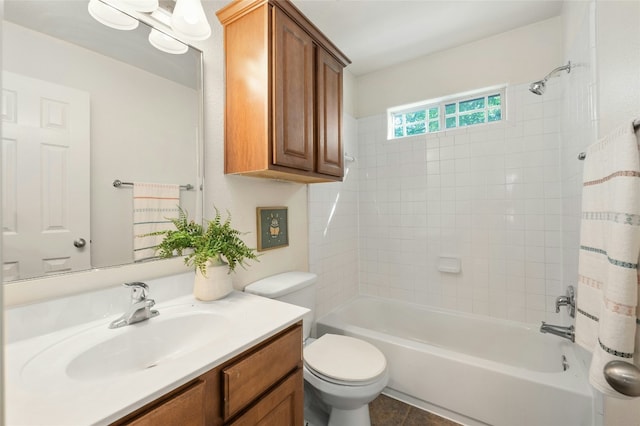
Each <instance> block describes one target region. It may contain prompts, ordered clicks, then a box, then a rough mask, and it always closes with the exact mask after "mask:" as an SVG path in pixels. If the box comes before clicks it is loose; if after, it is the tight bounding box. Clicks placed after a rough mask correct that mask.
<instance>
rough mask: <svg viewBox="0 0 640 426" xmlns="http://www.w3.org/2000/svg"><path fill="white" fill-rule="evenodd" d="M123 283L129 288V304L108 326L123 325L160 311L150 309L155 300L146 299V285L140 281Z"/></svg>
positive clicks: (147, 287)
mask: <svg viewBox="0 0 640 426" xmlns="http://www.w3.org/2000/svg"><path fill="white" fill-rule="evenodd" d="M123 285H124V286H125V287H130V288H131V305H130V306H129V309H127V311H126V312H125V313H124V314H122V316H121V317H120V318H118V319H117V320H115V321H113V322H112V323H111V324H109V328H120V327H124V326H125V325H131V324H135V323H137V322H140V321H146V320H148V319H149V318H153V317H155V316H157V315H160V312H158V311H157V310H155V309H151V308H152V307H153V306H154V305H155V304H156V301H155V300H153V299H147V293H149V286H148V285H146V284H145V283H141V282H133V283H124V284H123Z"/></svg>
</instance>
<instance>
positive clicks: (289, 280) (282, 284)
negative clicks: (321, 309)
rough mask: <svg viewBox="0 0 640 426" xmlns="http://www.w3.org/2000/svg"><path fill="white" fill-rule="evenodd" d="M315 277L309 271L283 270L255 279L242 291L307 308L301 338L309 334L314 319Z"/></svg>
mask: <svg viewBox="0 0 640 426" xmlns="http://www.w3.org/2000/svg"><path fill="white" fill-rule="evenodd" d="M317 279H318V276H317V275H316V274H313V273H311V272H300V271H291V272H283V273H281V274H276V275H272V276H270V277H266V278H263V279H261V280H258V281H255V282H253V283H251V284H249V285H247V286H246V287H245V288H244V291H245V292H247V293H251V294H256V295H258V296H262V297H268V298H269V299H275V300H279V301H281V302H286V303H291V304H292V305H296V306H302V307H303V308H307V309H309V312H308V313H307V314H305V316H304V317H303V325H302V328H303V338H304V339H306V338H307V337H309V335H310V334H311V325H312V324H313V321H314V319H315V316H314V310H315V307H316V306H315V305H316V281H317Z"/></svg>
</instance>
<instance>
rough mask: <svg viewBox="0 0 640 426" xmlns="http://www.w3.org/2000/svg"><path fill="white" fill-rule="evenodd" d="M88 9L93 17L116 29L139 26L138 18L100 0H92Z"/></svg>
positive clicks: (130, 28)
mask: <svg viewBox="0 0 640 426" xmlns="http://www.w3.org/2000/svg"><path fill="white" fill-rule="evenodd" d="M87 10H88V11H89V15H91V16H92V17H93V19H95V20H96V21H98V22H100V23H101V24H103V25H106V26H107V27H111V28H115V29H116V30H133V29H136V28H137V27H138V20H137V19H135V18H132V17H131V16H129V15H127V14H126V13H122V12H120V11H119V10H118V9H116V8H115V7H112V6H109V5H108V4H105V3H103V2H101V1H100V0H90V1H89V6H87Z"/></svg>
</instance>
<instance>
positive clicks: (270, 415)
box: [112, 323, 304, 426]
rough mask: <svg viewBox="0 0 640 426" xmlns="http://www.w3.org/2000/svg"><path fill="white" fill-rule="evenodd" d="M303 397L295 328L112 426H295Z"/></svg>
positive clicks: (300, 415) (300, 419) (297, 329)
mask: <svg viewBox="0 0 640 426" xmlns="http://www.w3.org/2000/svg"><path fill="white" fill-rule="evenodd" d="M303 398H304V383H303V376H302V324H301V323H298V324H296V325H294V326H292V327H290V328H288V329H286V330H284V331H283V332H281V333H279V334H278V335H276V336H274V337H272V338H270V339H267V340H266V341H265V342H262V343H259V344H258V345H256V346H254V347H253V348H251V349H249V350H247V351H245V352H244V353H242V354H240V355H238V356H236V357H234V358H233V359H231V360H230V361H227V362H225V363H223V364H222V365H220V366H218V367H215V368H214V369H212V370H210V371H208V372H207V373H205V374H203V375H201V376H200V377H197V378H196V379H194V380H192V381H190V382H189V383H187V384H185V385H183V386H181V387H180V388H178V389H176V390H174V391H172V392H170V393H168V394H167V395H164V396H162V397H161V398H158V399H157V400H156V401H153V402H151V403H149V404H147V405H146V406H144V407H142V408H140V409H139V410H137V411H135V412H133V413H131V414H129V415H128V416H126V417H124V418H123V419H120V420H118V421H116V422H115V423H113V424H112V426H124V425H128V426H156V425H162V426H174V425H175V426H205V425H206V426H219V425H234V426H239V425H256V424H260V425H263V426H299V425H301V424H302V423H303V421H304V408H303Z"/></svg>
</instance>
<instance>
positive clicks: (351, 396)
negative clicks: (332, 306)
mask: <svg viewBox="0 0 640 426" xmlns="http://www.w3.org/2000/svg"><path fill="white" fill-rule="evenodd" d="M316 280H317V276H316V275H315V274H311V273H308V272H286V273H283V274H278V275H274V276H271V277H268V278H264V279H262V280H260V281H256V282H254V283H252V284H249V285H248V286H247V287H245V292H247V293H253V294H257V295H259V296H264V297H269V298H272V299H276V300H280V301H283V302H287V303H292V304H295V305H298V306H303V307H306V308H308V309H310V312H309V313H308V314H307V315H306V316H305V317H304V318H303V338H304V339H305V345H304V351H303V358H304V368H303V375H304V380H305V418H307V419H308V418H313V420H312V421H311V423H312V424H313V426H322V425H324V424H328V425H329V426H370V425H371V421H370V418H369V402H371V401H373V400H374V399H375V398H376V397H377V396H378V395H379V394H380V393H381V392H382V390H383V389H384V388H385V386H386V385H387V382H388V381H389V373H388V368H387V361H386V359H385V357H384V355H383V354H382V352H380V350H379V349H377V348H376V347H375V346H373V345H372V344H370V343H368V342H365V341H363V340H360V339H356V338H353V337H349V336H342V335H337V334H325V335H322V336H320V337H319V338H318V339H311V338H309V334H310V331H311V324H312V323H313V319H314V315H313V308H314V305H315V283H316ZM318 410H322V411H324V413H318V412H317V411H318Z"/></svg>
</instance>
